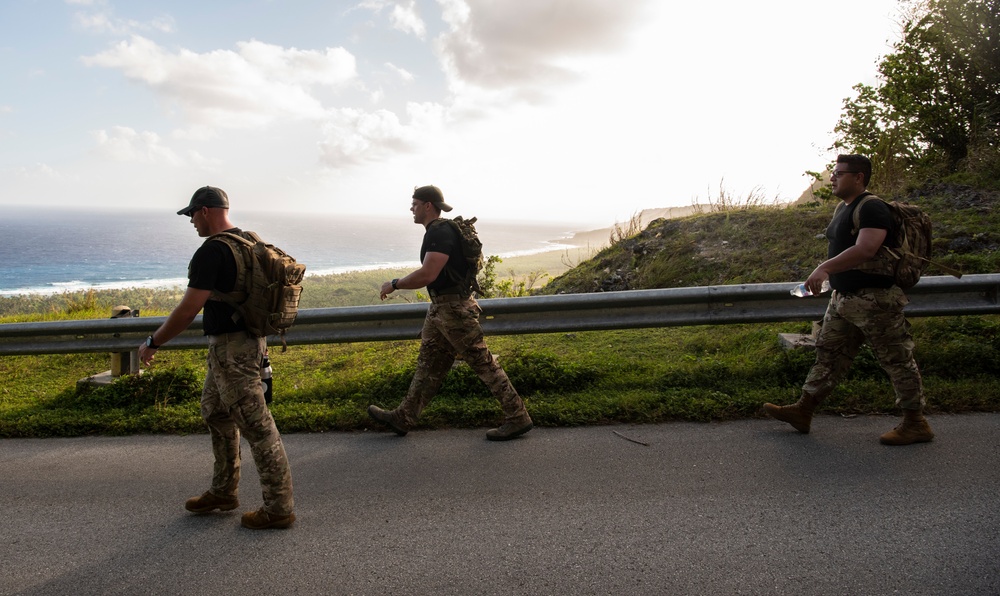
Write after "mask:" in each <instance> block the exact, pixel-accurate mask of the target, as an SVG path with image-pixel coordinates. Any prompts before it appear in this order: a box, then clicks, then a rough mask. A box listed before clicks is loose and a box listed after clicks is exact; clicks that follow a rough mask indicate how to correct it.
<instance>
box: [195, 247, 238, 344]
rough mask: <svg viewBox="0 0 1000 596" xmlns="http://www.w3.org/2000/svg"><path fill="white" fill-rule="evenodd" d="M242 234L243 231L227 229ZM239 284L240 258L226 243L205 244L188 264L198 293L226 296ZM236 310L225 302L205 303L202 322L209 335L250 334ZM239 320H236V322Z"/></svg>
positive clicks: (210, 301) (212, 301) (206, 333)
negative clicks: (237, 267)
mask: <svg viewBox="0 0 1000 596" xmlns="http://www.w3.org/2000/svg"><path fill="white" fill-rule="evenodd" d="M226 231H227V232H233V233H236V234H239V233H240V229H239V228H233V229H230V230H226ZM234 285H236V258H235V257H234V256H233V250H232V249H231V248H229V245H228V244H226V243H225V242H224V241H222V240H210V241H205V243H204V244H202V245H201V246H200V247H199V248H198V250H196V251H195V253H194V256H193V257H191V263H190V264H188V287H189V288H194V289H196V290H214V291H216V292H221V293H226V292H231V291H233V286H234ZM234 315H236V309H234V308H233V307H232V306H230V305H229V304H227V303H225V302H223V301H221V300H211V299H210V300H209V301H208V302H206V303H205V310H204V316H203V317H202V322H203V323H204V327H205V335H219V334H222V333H232V332H234V331H246V328H247V327H246V325H245V324H244V323H243V319H242V318H239V317H234ZM234 318H235V320H234Z"/></svg>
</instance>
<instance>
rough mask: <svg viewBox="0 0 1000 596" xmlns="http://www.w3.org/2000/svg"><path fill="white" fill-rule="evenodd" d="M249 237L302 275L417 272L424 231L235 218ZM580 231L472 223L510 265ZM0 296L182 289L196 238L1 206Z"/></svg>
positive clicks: (184, 231)
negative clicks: (279, 253)
mask: <svg viewBox="0 0 1000 596" xmlns="http://www.w3.org/2000/svg"><path fill="white" fill-rule="evenodd" d="M233 223H234V224H236V225H237V226H239V227H240V228H242V229H244V230H253V231H255V232H257V233H258V234H260V236H261V238H263V239H264V240H265V241H266V242H269V243H271V244H274V245H275V246H277V247H279V248H281V249H282V250H284V251H285V252H287V253H288V254H290V255H292V256H293V257H295V259H296V260H297V261H299V262H301V263H305V264H306V275H307V277H308V276H313V275H330V274H336V273H346V272H348V271H363V270H373V269H387V268H396V267H410V266H413V267H416V266H418V265H419V252H420V241H421V238H422V237H423V232H424V229H423V227H422V226H419V225H416V224H414V223H413V222H412V220H411V219H410V217H409V215H408V214H405V213H404V214H403V215H402V216H401V217H395V216H359V215H346V216H342V215H337V214H329V213H323V214H308V213H303V214H295V213H287V212H279V213H253V212H240V213H239V214H234V216H233ZM574 227H579V224H576V226H574V225H573V224H558V223H538V222H530V223H525V222H513V221H483V220H481V221H478V222H477V223H476V228H477V229H478V231H479V234H480V237H481V238H482V240H483V250H484V253H485V254H487V255H497V256H499V257H501V258H510V257H515V256H523V255H530V254H537V253H541V252H547V251H552V250H563V249H569V248H574V247H576V245H575V244H571V243H570V242H569V240H570V239H571V238H572V236H573V234H574V233H576V232H578V231H579V230H575V229H574ZM0 233H2V234H3V236H2V237H3V238H5V239H6V240H7V243H6V244H5V245H4V248H2V249H0V296H16V295H21V294H39V295H51V294H60V293H64V292H78V291H83V290H89V289H94V290H105V289H120V288H132V287H137V288H171V287H185V286H186V285H187V265H188V261H189V260H190V259H191V255H192V254H194V251H195V250H197V248H198V246H200V245H201V243H202V242H203V241H204V239H203V238H199V237H198V234H197V232H196V231H195V229H194V226H193V225H192V224H191V223H190V220H189V219H188V218H185V217H181V216H177V215H175V214H173V213H163V212H160V211H110V210H86V211H85V210H78V211H72V210H64V209H60V210H59V211H56V212H54V213H52V212H45V213H42V214H39V210H38V209H34V208H23V209H8V210H6V211H5V214H4V216H3V219H2V220H0Z"/></svg>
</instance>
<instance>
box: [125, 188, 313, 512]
mask: <svg viewBox="0 0 1000 596" xmlns="http://www.w3.org/2000/svg"><path fill="white" fill-rule="evenodd" d="M177 214H178V215H183V216H185V217H190V218H191V223H192V224H194V227H195V229H196V230H198V236H200V237H202V238H209V239H208V240H206V241H205V242H204V243H203V244H202V245H201V247H200V248H199V249H198V250H197V251H196V252H195V253H194V256H193V257H192V258H191V263H190V265H188V280H189V281H188V287H187V291H186V292H185V293H184V297H183V298H182V299H181V302H180V304H178V305H177V307H176V308H174V310H173V312H171V313H170V315H169V316H168V317H167V320H166V321H165V322H164V323H163V324H162V325H160V327H159V329H157V330H156V331H154V332H153V334H152V335H150V336H149V337H147V338H146V342H145V343H144V344H142V345H140V346H139V358H140V360H142V362H143V364H146V365H149V364H150V363H151V362H152V361H153V357H154V356H155V355H156V350H157V349H159V347H160V346H162V345H163V344H165V343H167V342H168V341H170V340H171V339H173V338H174V337H175V336H176V335H177V334H178V333H180V332H182V331H184V330H185V329H187V328H188V326H189V325H190V324H191V322H192V321H193V320H194V318H195V316H196V315H197V314H198V312H199V311H200V310H202V308H204V309H205V313H204V317H203V323H204V328H205V335H206V336H207V337H208V374H207V375H206V376H205V386H204V388H203V389H202V394H201V416H202V418H204V420H205V422H206V423H207V424H208V428H209V431H210V433H211V435H212V451H213V452H214V454H215V468H214V473H213V476H212V486H211V488H210V489H209V490H208V491H206V492H205V493H204V494H202V495H201V496H198V497H192V498H190V499H188V501H187V503H185V504H184V507H185V508H186V509H187V510H188V511H191V512H193V513H208V512H210V511H214V510H216V509H218V510H220V511H229V510H231V509H235V508H237V507H239V504H240V501H239V498H238V489H239V481H240V434H241V433H242V435H243V436H244V437H246V439H247V442H248V443H250V449H251V451H252V452H253V458H254V463H256V465H257V471H258V473H259V474H260V483H261V487H262V492H263V496H264V506H263V507H261V508H260V509H258V510H257V511H253V512H247V513H244V514H243V518H242V520H241V523H242V524H243V526H244V527H247V528H251V529H264V528H287V527H288V526H290V525H291V524H292V522H294V521H295V514H294V513H293V512H292V509H293V506H294V501H293V499H292V472H291V468H290V467H289V465H288V457H287V456H286V455H285V447H284V445H283V443H282V441H281V435H279V434H278V429H277V427H276V426H275V424H274V418H272V417H271V412H270V410H268V408H267V405H266V404H265V403H264V390H263V385H262V383H261V379H260V368H261V362H262V361H263V358H264V353H265V350H266V349H267V343H266V338H264V337H254V336H251V335H250V334H249V333H248V332H247V328H246V324H245V323H244V322H243V320H242V318H240V317H239V316H237V315H236V310H235V309H234V308H233V307H232V306H230V305H229V304H228V303H227V302H225V301H223V300H222V299H221V298H220V295H221V294H226V293H229V292H233V291H234V290H237V291H239V290H241V288H235V285H236V281H237V277H238V275H237V273H238V268H237V264H236V257H235V255H234V253H233V250H232V249H231V248H230V246H229V244H227V243H226V242H225V241H222V240H217V239H212V238H210V237H211V236H213V235H215V234H219V233H220V232H231V233H235V234H239V233H240V229H239V228H237V227H236V226H234V225H233V224H232V223H231V222H230V221H229V197H228V196H226V193H225V191H223V190H222V189H221V188H215V187H213V186H205V187H202V188H199V189H198V190H197V191H195V193H194V195H193V196H192V197H191V202H190V203H189V204H188V206H187V207H185V208H183V209H181V210H180V211H178V212H177Z"/></svg>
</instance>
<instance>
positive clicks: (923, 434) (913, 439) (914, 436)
mask: <svg viewBox="0 0 1000 596" xmlns="http://www.w3.org/2000/svg"><path fill="white" fill-rule="evenodd" d="M933 438H934V433H933V432H932V431H931V425H929V424H927V419H926V418H924V414H923V412H921V411H920V410H903V421H902V422H901V423H899V426H897V427H896V428H894V429H892V430H890V431H889V432H887V433H885V434H884V435H882V436H881V437H879V439H878V440H879V441H881V442H882V444H883V445H910V444H913V443H927V442H929V441H930V440H931V439H933Z"/></svg>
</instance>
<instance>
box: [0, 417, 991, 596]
mask: <svg viewBox="0 0 1000 596" xmlns="http://www.w3.org/2000/svg"><path fill="white" fill-rule="evenodd" d="M930 421H931V424H932V426H933V428H934V430H935V432H936V433H937V435H938V436H937V439H935V441H934V442H932V443H929V444H922V445H914V446H908V447H885V446H882V445H880V444H879V443H878V441H877V437H878V435H879V434H881V433H882V432H884V431H886V430H888V429H889V428H891V427H892V426H894V425H895V423H896V419H895V418H888V417H858V418H840V417H833V416H821V417H818V418H817V420H816V421H814V423H813V432H812V434H810V435H799V434H797V433H795V432H794V431H792V430H791V429H790V428H789V427H787V426H786V425H784V424H782V423H779V422H775V421H771V420H747V421H738V422H730V423H713V424H697V423H675V424H660V425H645V426H602V427H587V428H559V429H548V428H536V429H535V430H533V431H532V432H530V433H528V434H527V435H525V436H524V437H523V438H522V439H518V440H515V441H510V442H508V443H491V442H487V441H485V440H484V433H483V430H447V431H422V432H411V433H410V434H409V435H408V436H406V437H404V438H399V437H396V436H394V435H391V434H387V433H377V432H364V433H361V432H359V433H327V434H292V435H286V436H285V444H286V449H287V451H288V454H289V458H290V460H291V462H292V473H293V478H294V483H295V497H296V514H297V516H298V521H297V522H296V524H295V525H294V526H293V527H292V528H291V529H288V530H269V531H251V530H245V529H243V528H241V527H240V525H239V516H240V513H241V512H242V511H248V510H252V509H255V508H257V507H258V506H259V505H260V490H259V485H258V483H257V475H256V472H255V471H254V466H253V462H252V461H251V460H249V459H248V458H249V449H248V448H244V450H243V451H244V468H243V480H242V492H241V495H240V496H241V501H242V504H241V507H240V508H239V509H237V510H235V511H232V512H227V513H218V512H216V513H215V514H210V515H202V516H196V515H192V514H189V513H187V512H186V511H185V510H184V509H183V503H184V500H185V499H187V498H188V497H190V496H194V495H197V494H200V493H201V492H202V491H203V490H204V489H205V488H207V483H208V480H209V475H210V472H211V464H212V460H211V450H210V446H209V438H208V436H207V435H194V436H138V437H85V438H74V439H25V440H20V439H17V440H13V439H8V440H2V441H0V520H2V521H0V528H2V530H0V594H3V595H9V594H25V595H42V594H58V595H63V594H74V595H77V594H185V595H187V594H193V595H199V594H213V595H217V594H249V595H253V594H269V595H281V594H574V595H580V594H795V595H810V594H824V595H825V594H897V593H898V594H934V595H939V594H948V595H951V594H962V595H975V594H991V595H996V594H1000V491H998V488H1000V415H998V414H976V415H962V416H935V417H932V418H931V419H930ZM630 439H631V440H630ZM635 441H638V442H635ZM640 442H641V443H645V444H640ZM244 445H245V444H244Z"/></svg>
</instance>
